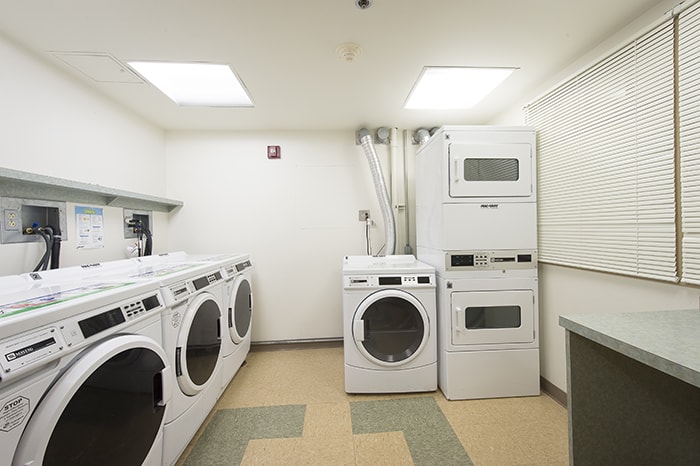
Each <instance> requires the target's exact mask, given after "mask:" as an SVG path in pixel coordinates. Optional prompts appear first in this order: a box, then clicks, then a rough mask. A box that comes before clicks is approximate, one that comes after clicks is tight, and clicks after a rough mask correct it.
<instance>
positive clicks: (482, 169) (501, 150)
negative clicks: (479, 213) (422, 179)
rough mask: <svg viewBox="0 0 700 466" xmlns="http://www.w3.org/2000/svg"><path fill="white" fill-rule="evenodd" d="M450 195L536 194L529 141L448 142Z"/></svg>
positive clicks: (474, 196) (526, 195)
mask: <svg viewBox="0 0 700 466" xmlns="http://www.w3.org/2000/svg"><path fill="white" fill-rule="evenodd" d="M448 152H449V167H448V168H449V188H448V195H449V197H450V198H453V199H454V198H504V197H505V198H508V197H521V198H529V197H531V196H532V195H533V186H532V185H533V176H532V165H533V164H532V148H531V146H530V144H516V143H511V144H498V143H492V144H464V143H452V144H450V145H449V149H448Z"/></svg>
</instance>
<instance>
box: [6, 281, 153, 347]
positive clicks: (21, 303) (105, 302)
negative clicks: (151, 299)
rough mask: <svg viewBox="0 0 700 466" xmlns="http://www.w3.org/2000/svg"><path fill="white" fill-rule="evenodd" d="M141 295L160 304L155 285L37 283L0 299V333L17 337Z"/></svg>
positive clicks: (95, 282)
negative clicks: (147, 295)
mask: <svg viewBox="0 0 700 466" xmlns="http://www.w3.org/2000/svg"><path fill="white" fill-rule="evenodd" d="M144 294H154V295H157V298H156V299H157V300H158V305H160V303H161V302H162V301H163V299H162V297H161V295H160V292H159V291H158V286H157V284H156V283H149V282H132V281H128V280H115V281H106V282H103V281H84V280H83V281H78V282H75V281H71V282H67V283H46V282H37V283H34V284H33V285H32V286H31V287H30V288H29V289H28V290H25V291H22V292H19V293H12V294H7V295H2V296H0V333H2V334H3V335H17V334H19V333H22V332H26V331H30V330H33V329H36V328H38V327H41V326H43V325H50V324H52V323H54V322H57V321H59V320H61V319H66V318H70V317H73V316H77V315H81V314H84V313H87V312H91V311H93V310H95V309H97V308H100V307H103V306H110V305H117V303H119V302H120V301H123V300H128V299H131V298H133V297H134V296H140V295H144Z"/></svg>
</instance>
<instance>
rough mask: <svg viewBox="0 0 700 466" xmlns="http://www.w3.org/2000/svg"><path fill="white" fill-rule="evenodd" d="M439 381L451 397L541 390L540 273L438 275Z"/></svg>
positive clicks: (449, 398) (484, 396)
mask: <svg viewBox="0 0 700 466" xmlns="http://www.w3.org/2000/svg"><path fill="white" fill-rule="evenodd" d="M437 282H438V285H437V290H438V291H437V294H438V327H439V331H438V368H439V369H438V384H439V386H440V389H441V390H442V392H443V394H444V395H445V398H447V399H448V400H464V399H474V398H502V397H512V396H531V395H539V394H540V350H539V319H538V312H537V309H538V302H537V301H538V290H537V278H536V277H530V278H485V279H478V278H444V277H440V276H439V275H438V279H437Z"/></svg>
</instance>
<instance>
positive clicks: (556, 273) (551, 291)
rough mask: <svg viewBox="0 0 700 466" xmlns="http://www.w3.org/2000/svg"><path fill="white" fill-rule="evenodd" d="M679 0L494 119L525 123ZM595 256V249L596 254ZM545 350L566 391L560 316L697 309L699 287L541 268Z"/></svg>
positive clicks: (547, 370) (546, 367) (549, 375)
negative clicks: (538, 102) (535, 108)
mask: <svg viewBox="0 0 700 466" xmlns="http://www.w3.org/2000/svg"><path fill="white" fill-rule="evenodd" d="M677 3H678V2H677V1H676V0H670V1H669V0H665V1H660V2H658V4H657V6H656V7H654V8H653V9H652V10H650V11H649V12H648V13H647V14H645V15H643V16H642V17H640V18H637V19H635V20H633V21H630V23H629V24H628V26H627V27H626V28H624V29H622V30H620V31H619V32H618V33H617V34H615V36H613V37H611V38H610V39H609V40H606V41H605V42H604V43H601V44H600V45H599V46H598V47H596V48H595V49H593V50H591V51H589V52H588V53H586V54H585V55H583V56H581V57H580V58H579V59H578V60H576V61H575V62H574V63H571V64H570V65H568V66H566V67H565V68H563V69H562V70H560V72H558V73H556V74H553V75H552V78H551V79H550V80H548V81H546V82H543V83H542V85H541V86H540V87H539V88H538V89H533V92H532V93H531V94H530V95H526V96H523V100H522V101H520V102H517V103H514V105H513V107H512V108H511V109H510V110H509V111H507V112H506V113H504V114H503V115H501V116H500V117H499V118H497V119H495V120H494V121H493V122H492V123H494V124H524V123H525V115H524V112H523V108H524V106H525V105H526V104H527V103H529V102H531V101H533V100H535V99H536V98H537V97H538V96H540V95H542V94H543V93H545V92H546V91H547V90H550V89H553V88H554V87H556V85H558V84H559V83H562V82H564V81H565V80H566V79H568V78H570V77H571V76H573V75H575V74H576V73H577V72H579V71H580V70H582V69H585V68H586V67H588V66H590V65H591V64H593V63H594V62H596V61H598V60H599V59H601V58H603V57H604V56H606V55H607V54H609V53H610V52H611V51H612V50H614V49H616V48H618V47H619V46H620V45H621V44H623V43H625V42H628V41H629V40H631V39H633V38H635V37H636V36H637V35H638V33H639V32H640V31H642V30H644V29H646V28H647V27H649V26H650V25H652V24H654V23H656V22H657V21H658V20H660V19H661V18H662V17H663V15H664V13H665V12H666V11H668V10H670V9H671V8H672V7H674V6H675V5H676V4H677ZM591 253H592V254H594V253H595V251H591ZM539 284H540V330H541V332H540V348H541V356H540V363H541V374H542V376H543V377H544V378H545V379H547V380H548V381H550V382H551V383H553V384H554V385H556V386H557V387H558V388H560V389H561V390H564V391H566V388H567V387H566V347H565V343H564V329H563V328H562V327H560V326H559V316H560V315H573V314H588V313H606V312H623V311H624V312H637V311H648V310H660V309H668V310H671V309H688V308H693V309H695V308H698V306H699V302H698V299H699V298H698V297H699V296H700V289H698V288H696V287H688V286H681V285H675V284H669V283H663V282H657V281H651V280H642V279H635V278H630V277H623V276H618V275H611V274H603V273H597V272H591V271H584V270H577V269H571V268H566V267H558V266H554V265H547V264H540V267H539Z"/></svg>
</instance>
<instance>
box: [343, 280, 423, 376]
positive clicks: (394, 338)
mask: <svg viewBox="0 0 700 466" xmlns="http://www.w3.org/2000/svg"><path fill="white" fill-rule="evenodd" d="M352 324H353V325H352V333H353V339H354V341H355V344H356V345H357V348H358V349H359V351H360V352H361V353H362V354H363V355H364V356H365V357H366V358H367V359H368V360H370V361H371V362H373V363H375V364H379V365H382V366H400V365H403V364H407V363H409V362H410V361H412V360H413V359H415V358H416V357H417V356H418V355H419V354H420V353H421V352H422V351H423V349H424V348H425V346H426V344H427V342H428V337H429V336H430V321H429V320H428V314H427V312H426V310H425V308H424V307H423V305H422V304H421V303H420V301H418V300H417V299H416V298H415V297H414V296H412V295H411V294H409V293H406V292H405V291H402V290H395V289H392V290H381V291H377V292H375V293H372V294H371V295H369V296H367V297H366V298H365V299H364V300H363V301H362V302H361V303H360V305H359V306H358V307H357V309H356V311H355V315H354V317H353V323H352Z"/></svg>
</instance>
